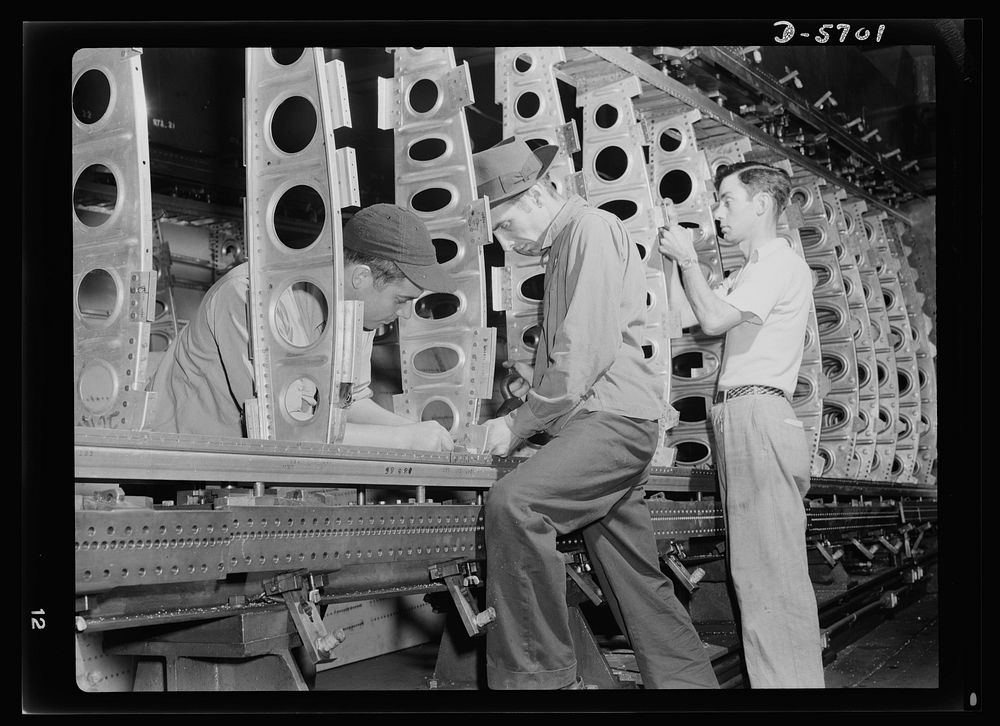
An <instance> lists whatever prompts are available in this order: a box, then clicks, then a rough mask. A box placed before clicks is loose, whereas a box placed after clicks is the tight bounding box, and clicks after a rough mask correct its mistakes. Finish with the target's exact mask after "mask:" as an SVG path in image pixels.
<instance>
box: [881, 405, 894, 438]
mask: <svg viewBox="0 0 1000 726" xmlns="http://www.w3.org/2000/svg"><path fill="white" fill-rule="evenodd" d="M890 428H892V414H891V413H889V409H887V408H882V407H881V406H879V409H878V432H879V433H880V434H884V433H885V432H886V431H888V430H889V429H890Z"/></svg>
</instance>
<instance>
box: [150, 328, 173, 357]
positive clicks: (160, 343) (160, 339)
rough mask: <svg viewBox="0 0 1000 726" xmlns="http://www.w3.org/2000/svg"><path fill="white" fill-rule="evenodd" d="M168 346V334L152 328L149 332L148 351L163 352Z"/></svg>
mask: <svg viewBox="0 0 1000 726" xmlns="http://www.w3.org/2000/svg"><path fill="white" fill-rule="evenodd" d="M169 347H170V336H169V335H167V334H166V333H163V332H160V331H159V330H154V331H153V332H152V333H150V334H149V352H150V353H163V352H164V351H166V349H167V348H169Z"/></svg>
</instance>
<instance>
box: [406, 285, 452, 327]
mask: <svg viewBox="0 0 1000 726" xmlns="http://www.w3.org/2000/svg"><path fill="white" fill-rule="evenodd" d="M459 307H461V300H459V299H458V296H457V295H452V294H451V293H449V292H433V293H431V294H430V295H424V296H423V297H422V298H420V299H418V300H417V301H416V302H415V303H414V305H413V309H414V310H415V311H416V313H417V315H418V316H420V317H421V318H424V319H425V320H442V319H444V318H450V317H451V316H452V315H454V314H455V313H457V312H458V309H459Z"/></svg>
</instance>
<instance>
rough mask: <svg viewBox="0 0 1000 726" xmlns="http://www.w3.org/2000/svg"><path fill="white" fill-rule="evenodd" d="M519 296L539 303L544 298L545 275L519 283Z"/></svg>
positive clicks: (540, 274) (533, 276) (534, 276)
mask: <svg viewBox="0 0 1000 726" xmlns="http://www.w3.org/2000/svg"><path fill="white" fill-rule="evenodd" d="M521 295H522V296H524V297H525V298H526V299H528V300H535V301H537V302H541V301H542V299H543V298H544V297H545V274H544V273H538V274H537V275H532V276H531V277H529V278H528V279H527V280H525V281H524V282H522V283H521Z"/></svg>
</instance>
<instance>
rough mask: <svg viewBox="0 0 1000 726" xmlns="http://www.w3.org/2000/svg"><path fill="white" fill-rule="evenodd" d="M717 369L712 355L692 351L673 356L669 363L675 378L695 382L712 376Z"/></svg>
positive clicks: (716, 362) (716, 363) (717, 363)
mask: <svg viewBox="0 0 1000 726" xmlns="http://www.w3.org/2000/svg"><path fill="white" fill-rule="evenodd" d="M718 367H719V361H718V359H717V358H716V357H715V356H714V355H708V354H706V353H704V352H702V351H698V350H692V351H688V352H686V353H680V354H679V355H675V356H674V358H673V360H672V361H671V371H672V373H673V375H674V376H675V377H677V378H685V379H690V380H697V379H699V378H704V377H706V376H710V375H712V373H714V372H715V371H716V370H717V369H718Z"/></svg>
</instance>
